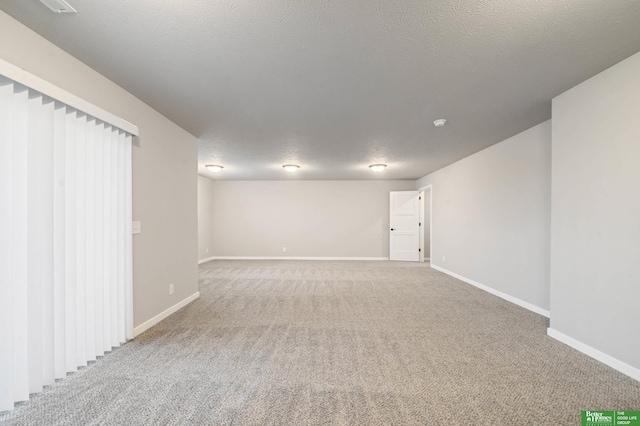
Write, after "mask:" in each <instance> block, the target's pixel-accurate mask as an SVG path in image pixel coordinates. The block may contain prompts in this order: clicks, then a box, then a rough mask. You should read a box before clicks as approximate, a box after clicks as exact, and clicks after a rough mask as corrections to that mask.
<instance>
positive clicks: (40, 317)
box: [0, 75, 133, 411]
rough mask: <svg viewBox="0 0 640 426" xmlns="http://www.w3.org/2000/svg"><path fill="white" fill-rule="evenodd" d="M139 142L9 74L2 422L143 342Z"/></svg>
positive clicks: (2, 198)
mask: <svg viewBox="0 0 640 426" xmlns="http://www.w3.org/2000/svg"><path fill="white" fill-rule="evenodd" d="M131 212H132V209H131V134H130V133H127V132H125V131H123V130H120V129H118V128H116V127H114V126H112V125H111V124H108V123H105V122H103V121H101V120H100V119H97V118H95V117H93V116H90V115H87V114H85V113H83V112H81V111H78V110H76V109H74V108H72V107H70V106H68V105H65V104H62V103H60V102H59V101H56V100H54V99H51V98H49V97H47V96H45V95H43V94H41V93H39V92H37V91H35V90H33V89H29V88H27V87H25V86H23V85H21V84H20V83H17V82H15V81H13V80H11V79H9V78H7V77H4V76H2V75H0V291H1V293H0V294H2V297H0V411H4V410H11V409H13V404H14V402H17V401H24V400H27V399H29V393H34V392H40V391H42V389H43V386H47V385H50V384H52V383H54V381H55V379H59V378H64V377H65V375H66V373H67V372H72V371H75V370H77V368H78V367H80V366H86V365H87V362H88V361H92V360H95V359H96V358H97V357H99V356H102V355H104V354H105V352H108V351H110V350H111V349H112V348H113V347H115V346H118V345H120V344H121V343H123V342H124V341H126V340H127V339H131V338H133V289H132V287H133V285H132V240H131Z"/></svg>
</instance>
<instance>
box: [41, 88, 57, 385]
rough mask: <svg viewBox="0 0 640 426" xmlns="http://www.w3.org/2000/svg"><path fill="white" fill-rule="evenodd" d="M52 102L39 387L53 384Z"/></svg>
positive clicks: (45, 163) (47, 113)
mask: <svg viewBox="0 0 640 426" xmlns="http://www.w3.org/2000/svg"><path fill="white" fill-rule="evenodd" d="M54 106H55V105H54V102H53V101H52V100H51V99H45V100H44V104H43V105H42V108H43V110H44V117H43V119H44V122H43V130H44V131H43V133H42V143H41V149H42V170H41V176H40V179H41V191H42V192H41V193H42V202H41V211H40V220H41V222H42V225H41V228H42V316H41V317H42V384H43V385H45V386H46V385H52V384H53V383H54V382H55V369H54V364H55V343H54V337H55V334H54V303H55V299H54V294H55V293H54V287H53V274H54V272H53V146H54V137H55V128H54Z"/></svg>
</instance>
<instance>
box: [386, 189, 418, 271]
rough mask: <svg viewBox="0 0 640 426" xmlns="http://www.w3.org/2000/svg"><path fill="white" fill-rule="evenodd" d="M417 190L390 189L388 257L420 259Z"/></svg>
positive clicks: (415, 260)
mask: <svg viewBox="0 0 640 426" xmlns="http://www.w3.org/2000/svg"><path fill="white" fill-rule="evenodd" d="M418 194H419V193H418V191H392V192H391V193H390V194H389V195H390V196H389V200H390V204H389V211H390V218H389V223H390V225H391V226H390V228H391V229H390V230H389V243H390V247H389V259H391V260H404V261H409V262H418V261H419V260H420V253H419V251H418V249H419V248H420V227H419V226H418V224H419V222H420V204H419V202H418Z"/></svg>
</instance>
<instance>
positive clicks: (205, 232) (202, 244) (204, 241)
mask: <svg viewBox="0 0 640 426" xmlns="http://www.w3.org/2000/svg"><path fill="white" fill-rule="evenodd" d="M213 185H214V181H213V180H212V179H209V178H206V177H204V176H198V260H199V261H200V260H203V259H208V258H210V257H212V256H213V221H212V220H211V217H212V215H213V209H214V208H215V206H216V203H215V201H214V199H213Z"/></svg>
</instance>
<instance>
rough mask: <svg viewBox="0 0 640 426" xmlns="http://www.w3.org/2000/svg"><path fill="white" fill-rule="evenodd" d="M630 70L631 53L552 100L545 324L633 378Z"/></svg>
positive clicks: (633, 68)
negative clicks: (615, 363)
mask: <svg viewBox="0 0 640 426" xmlns="http://www.w3.org/2000/svg"><path fill="white" fill-rule="evenodd" d="M639 76H640V54H636V55H634V56H632V57H630V58H628V59H626V60H625V61H622V62H620V63H619V64H617V65H615V66H613V67H611V68H609V69H607V70H606V71H604V72H602V73H600V74H598V75H596V76H595V77H593V78H591V79H589V80H587V81H585V82H583V83H581V84H579V85H578V86H576V87H574V88H573V89H571V90H569V91H567V92H565V93H563V94H562V95H560V96H558V97H556V98H554V100H553V156H552V158H553V166H552V174H553V184H552V194H553V197H552V227H551V230H552V234H551V235H552V236H551V313H552V316H551V329H552V330H555V331H558V332H560V333H563V334H564V335H566V336H568V337H570V338H572V339H575V340H576V341H578V342H580V343H583V344H586V345H588V346H590V347H591V348H594V349H596V350H598V351H601V352H603V353H604V354H606V355H608V356H611V357H613V358H615V359H616V360H618V361H621V362H623V363H626V364H628V365H629V366H632V367H634V368H635V369H636V370H635V377H636V379H638V380H640V339H639V338H638V335H639V334H640V304H639V302H638V301H640V269H639V266H640V78H639ZM618 367H619V366H618ZM627 374H629V371H627Z"/></svg>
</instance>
